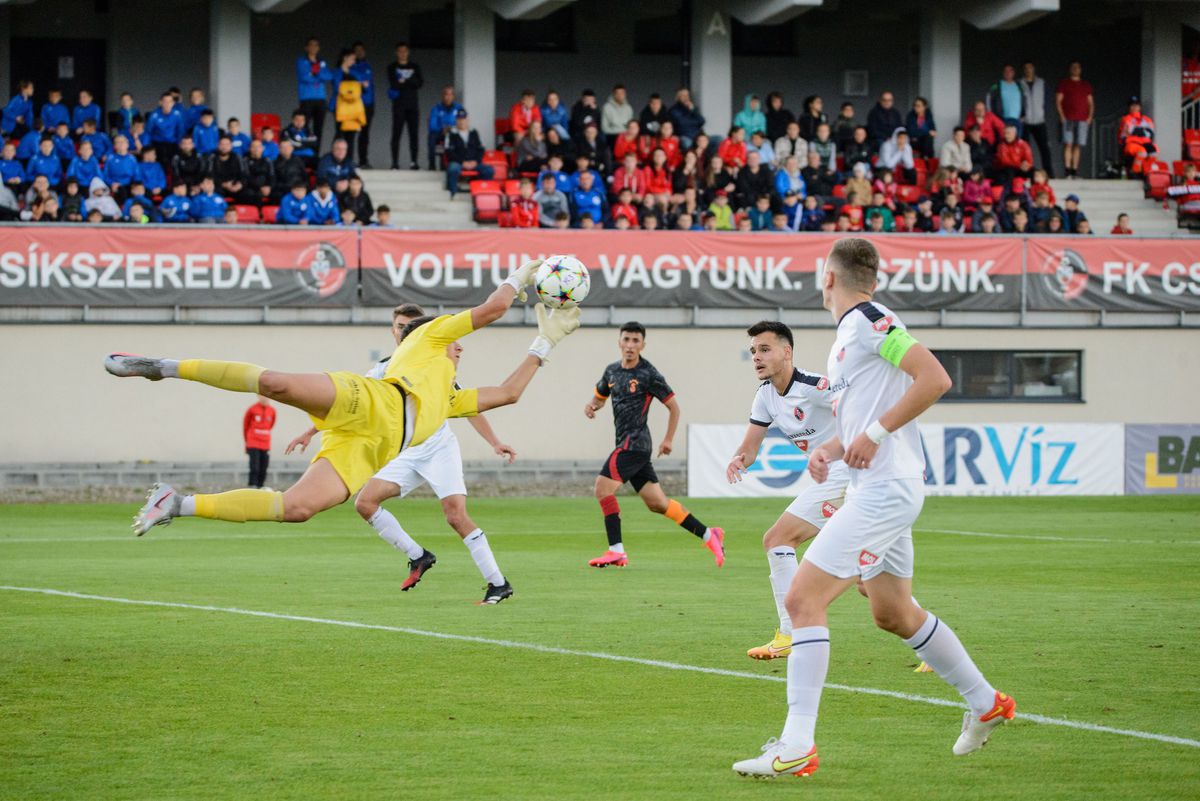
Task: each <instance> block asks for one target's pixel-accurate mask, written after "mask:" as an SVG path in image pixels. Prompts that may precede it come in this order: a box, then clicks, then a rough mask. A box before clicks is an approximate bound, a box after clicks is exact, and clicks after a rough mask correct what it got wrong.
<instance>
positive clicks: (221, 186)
mask: <svg viewBox="0 0 1200 801" xmlns="http://www.w3.org/2000/svg"><path fill="white" fill-rule="evenodd" d="M209 169H210V171H211V172H212V175H213V182H214V183H215V184H216V187H217V191H218V192H220V193H221V195H222V196H224V197H225V198H227V199H229V200H232V201H233V202H234V203H257V202H258V192H256V191H254V190H249V191H247V187H246V170H245V165H243V164H242V159H241V157H240V156H238V154H237V153H234V152H233V140H232V139H230V138H229V135H228V134H225V135H223V136H222V137H221V138H220V139H219V140H217V153H216V155H215V156H213V158H212V160H211V161H210V162H209Z"/></svg>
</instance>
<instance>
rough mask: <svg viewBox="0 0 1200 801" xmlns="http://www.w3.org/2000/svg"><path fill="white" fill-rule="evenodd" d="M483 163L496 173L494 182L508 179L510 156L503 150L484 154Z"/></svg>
mask: <svg viewBox="0 0 1200 801" xmlns="http://www.w3.org/2000/svg"><path fill="white" fill-rule="evenodd" d="M483 163H484V164H487V165H488V166H489V167H491V168H492V170H493V171H494V172H495V175H493V176H492V178H493V179H494V180H497V181H503V180H505V179H506V178H508V155H507V154H506V153H505V152H504V151H503V150H489V151H487V152H486V153H484V154H483Z"/></svg>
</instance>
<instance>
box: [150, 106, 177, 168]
mask: <svg viewBox="0 0 1200 801" xmlns="http://www.w3.org/2000/svg"><path fill="white" fill-rule="evenodd" d="M185 130H186V128H185V127H184V121H183V114H182V113H181V112H180V111H179V109H178V108H176V107H175V97H174V95H172V94H171V93H170V92H163V93H162V97H161V98H160V99H159V103H158V108H156V109H154V111H152V112H150V119H148V120H146V134H147V136H149V138H150V144H151V145H153V146H154V149H155V150H156V151H157V152H158V163H159V164H170V163H171V159H173V158H175V154H176V153H178V152H179V140H180V139H182V138H183V134H184V131H185Z"/></svg>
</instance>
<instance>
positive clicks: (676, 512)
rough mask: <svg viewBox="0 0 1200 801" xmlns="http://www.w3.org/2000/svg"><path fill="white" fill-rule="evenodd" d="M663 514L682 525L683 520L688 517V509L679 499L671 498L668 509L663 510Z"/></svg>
mask: <svg viewBox="0 0 1200 801" xmlns="http://www.w3.org/2000/svg"><path fill="white" fill-rule="evenodd" d="M663 515H664V516H665V517H667V518H668V519H669V520H671V521H672V522H675V523H678V524H679V525H681V526H682V525H683V521H684V520H686V519H687V516H688V510H687V509H684V508H683V504H681V503H680V502H679V501H676V500H671V501H668V502H667V511H665V512H663Z"/></svg>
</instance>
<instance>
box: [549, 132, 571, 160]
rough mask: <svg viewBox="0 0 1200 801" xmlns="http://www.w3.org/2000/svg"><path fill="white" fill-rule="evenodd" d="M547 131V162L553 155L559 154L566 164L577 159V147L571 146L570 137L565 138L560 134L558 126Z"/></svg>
mask: <svg viewBox="0 0 1200 801" xmlns="http://www.w3.org/2000/svg"><path fill="white" fill-rule="evenodd" d="M545 133H546V158H547V163H549V159H550V157H552V156H558V158H559V160H560V161H561V162H562V163H564V164H565V163H568V162H573V161H575V149H574V148H573V147H571V140H570V139H563V138H562V137H561V136H559V133H558V129H557V128H551V129H549V130H547V131H546V132H545Z"/></svg>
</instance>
